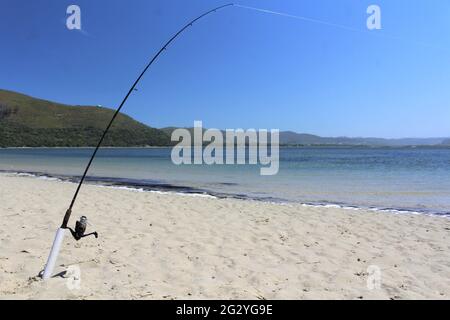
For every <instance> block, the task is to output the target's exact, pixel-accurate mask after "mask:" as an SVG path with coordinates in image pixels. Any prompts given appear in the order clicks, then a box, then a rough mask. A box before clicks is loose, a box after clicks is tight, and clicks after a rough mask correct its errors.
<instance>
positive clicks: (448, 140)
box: [442, 139, 450, 146]
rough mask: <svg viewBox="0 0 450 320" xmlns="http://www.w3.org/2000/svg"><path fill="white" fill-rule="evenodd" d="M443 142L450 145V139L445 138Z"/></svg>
mask: <svg viewBox="0 0 450 320" xmlns="http://www.w3.org/2000/svg"><path fill="white" fill-rule="evenodd" d="M442 144H443V145H446V146H450V139H445V140H444V141H442Z"/></svg>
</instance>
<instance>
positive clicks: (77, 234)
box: [42, 3, 234, 280]
mask: <svg viewBox="0 0 450 320" xmlns="http://www.w3.org/2000/svg"><path fill="white" fill-rule="evenodd" d="M233 5H234V4H233V3H229V4H225V5H222V6H219V7H217V8H214V9H212V10H209V11H207V12H205V13H203V14H202V15H200V16H199V17H197V18H195V19H193V20H192V21H190V22H189V23H187V24H186V25H185V26H184V27H183V28H181V29H180V30H179V31H178V32H177V33H176V34H175V35H173V36H172V38H170V39H169V41H167V42H166V43H165V44H164V45H163V46H162V48H161V49H160V50H159V51H158V52H157V53H156V54H155V55H154V56H153V58H152V59H151V60H150V62H149V63H148V64H147V65H146V67H145V68H144V70H143V71H142V72H141V73H140V75H139V76H138V78H137V79H136V81H135V82H134V83H133V85H132V86H131V88H130V90H129V91H128V93H127V94H126V96H125V98H124V99H123V100H122V102H121V104H120V105H119V107H118V108H117V110H116V111H115V113H114V115H113V116H112V118H111V120H110V122H109V123H108V126H107V127H106V129H105V131H104V132H103V135H102V137H101V138H100V141H99V142H98V144H97V146H96V148H95V149H94V152H93V153H92V156H91V158H90V159H89V162H88V164H87V166H86V169H85V170H84V173H83V175H82V177H81V179H80V182H79V183H78V187H77V189H76V191H75V194H74V196H73V198H72V201H71V203H70V206H69V208H68V209H67V211H66V214H65V215H64V219H63V222H62V224H61V227H60V228H59V229H58V231H57V232H56V236H55V240H54V241H53V245H52V249H51V251H50V255H49V257H48V260H47V264H46V265H45V268H44V272H43V274H42V278H43V279H44V280H47V279H49V278H50V276H51V275H52V273H53V269H54V267H55V263H56V259H57V257H58V253H59V249H60V247H61V243H62V241H63V239H64V233H65V230H66V229H69V231H70V232H71V234H72V236H73V237H74V239H75V240H77V241H78V240H80V239H82V238H84V237H87V236H90V235H94V236H95V237H96V238H97V237H98V234H97V232H92V233H89V234H85V232H86V228H87V218H86V217H85V216H82V217H81V218H80V220H79V221H77V222H76V225H75V230H73V229H71V228H70V227H68V226H67V225H68V223H69V220H70V216H71V214H72V209H73V206H74V205H75V202H76V200H77V198H78V194H79V192H80V189H81V187H82V186H83V183H84V181H85V179H86V176H87V174H88V172H89V169H90V167H91V165H92V162H93V161H94V159H95V156H96V155H97V152H98V150H99V149H100V147H101V145H102V143H103V140H104V139H105V137H106V134H107V133H108V131H109V129H110V128H111V126H112V124H113V123H114V120H115V119H116V118H117V116H118V115H119V113H120V110H122V107H123V106H124V105H125V103H126V102H127V100H128V98H129V97H130V95H131V93H132V92H133V91H135V89H136V86H137V84H138V83H139V81H140V80H141V79H142V77H143V76H144V74H145V73H146V72H147V70H148V69H149V68H150V66H151V65H152V64H153V63H154V62H155V61H156V60H157V59H158V57H159V56H160V55H161V53H163V52H164V51H165V50H166V49H167V47H168V46H169V45H170V44H171V43H172V42H173V41H174V40H175V39H176V38H177V37H178V36H179V35H180V34H182V33H183V32H184V31H185V30H186V29H188V28H189V27H191V26H192V25H193V24H194V23H195V22H197V21H198V20H200V19H202V18H203V17H205V16H207V15H209V14H211V13H213V12H217V11H218V10H221V9H224V8H226V7H229V6H233Z"/></svg>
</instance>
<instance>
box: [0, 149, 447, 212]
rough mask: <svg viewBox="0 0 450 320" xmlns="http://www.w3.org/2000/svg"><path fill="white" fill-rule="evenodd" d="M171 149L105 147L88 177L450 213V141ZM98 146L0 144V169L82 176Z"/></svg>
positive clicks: (229, 194) (218, 193)
mask: <svg viewBox="0 0 450 320" xmlns="http://www.w3.org/2000/svg"><path fill="white" fill-rule="evenodd" d="M170 152H171V149H170V148H160V149H139V148H136V149H128V148H127V149H121V148H118V149H102V150H101V151H100V152H99V154H98V157H97V159H96V160H95V162H94V165H93V167H92V169H91V171H90V173H89V176H90V179H89V182H90V183H102V184H109V185H117V186H130V187H134V188H139V189H144V190H160V191H161V190H162V191H174V192H186V193H199V194H211V195H215V196H218V197H237V198H251V199H258V200H266V201H280V202H299V203H304V204H310V205H339V206H343V207H350V208H352V207H354V208H372V209H374V210H376V209H381V210H402V211H403V210H405V211H412V212H420V213H431V214H440V215H449V216H450V149H449V148H398V149H394V148H344V147H342V148H331V147H327V148H306V147H305V148H282V149H281V150H280V170H279V173H278V174H277V175H275V176H261V175H260V174H259V169H260V167H259V166H255V165H214V166H207V165H181V166H176V165H174V164H172V162H171V159H170ZM91 153H92V149H0V170H1V171H8V172H22V173H23V172H26V173H34V174H38V175H41V176H42V175H44V176H47V177H59V178H61V179H69V180H73V181H75V180H77V177H79V175H80V174H81V173H82V172H83V169H84V166H85V165H86V162H87V161H88V158H89V156H90V154H91Z"/></svg>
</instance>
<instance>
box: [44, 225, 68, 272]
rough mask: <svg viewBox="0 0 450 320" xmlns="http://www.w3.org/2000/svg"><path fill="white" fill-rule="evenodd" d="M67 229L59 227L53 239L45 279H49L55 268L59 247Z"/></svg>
mask: <svg viewBox="0 0 450 320" xmlns="http://www.w3.org/2000/svg"><path fill="white" fill-rule="evenodd" d="M65 231H66V230H65V229H62V228H59V229H58V231H56V236H55V240H54V241H53V245H52V250H51V251H50V255H49V256H48V260H47V264H46V265H45V269H44V273H43V275H42V279H43V280H48V279H49V278H50V277H51V276H52V274H53V269H54V268H55V263H56V259H57V258H58V254H59V249H60V248H61V243H62V242H63V240H64V233H65Z"/></svg>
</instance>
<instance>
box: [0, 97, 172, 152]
mask: <svg viewBox="0 0 450 320" xmlns="http://www.w3.org/2000/svg"><path fill="white" fill-rule="evenodd" d="M113 114H114V110H111V109H108V108H102V107H91V106H70V105H64V104H59V103H55V102H51V101H46V100H41V99H36V98H33V97H30V96H26V95H23V94H19V93H16V92H12V91H6V90H0V147H44V146H45V147H86V146H95V145H96V144H97V143H98V140H99V139H100V137H101V135H102V133H103V131H104V129H105V128H106V126H107V124H108V122H109V121H110V119H111V117H112V116H113ZM168 144H170V137H169V136H168V135H167V134H166V133H165V132H164V131H161V130H159V129H154V128H150V127H148V126H146V125H144V124H142V123H140V122H137V121H135V120H133V119H132V118H131V117H129V116H127V115H124V114H119V115H118V117H117V119H116V121H115V123H114V124H113V126H112V127H111V129H110V131H109V133H108V134H107V136H106V138H105V141H104V143H103V144H102V146H114V147H134V146H164V145H168Z"/></svg>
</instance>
